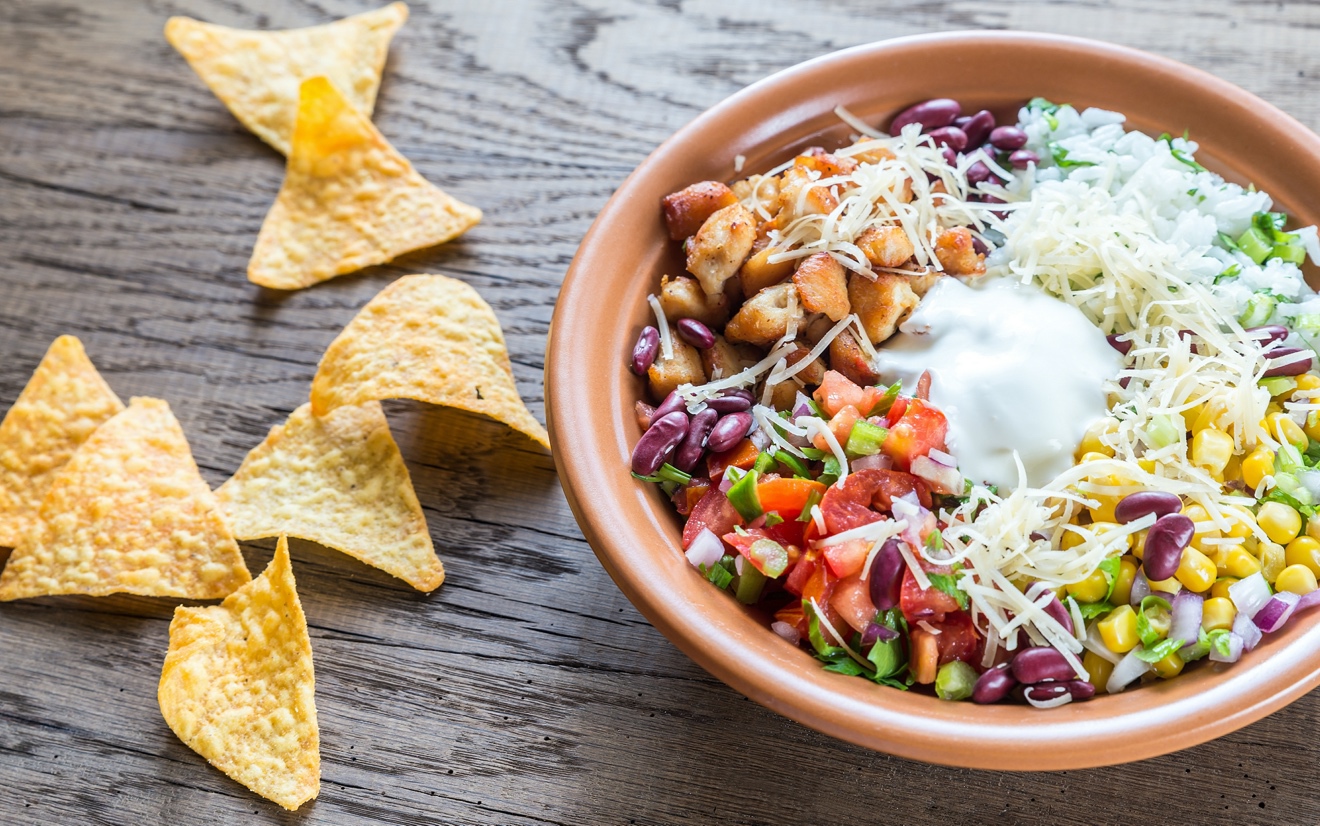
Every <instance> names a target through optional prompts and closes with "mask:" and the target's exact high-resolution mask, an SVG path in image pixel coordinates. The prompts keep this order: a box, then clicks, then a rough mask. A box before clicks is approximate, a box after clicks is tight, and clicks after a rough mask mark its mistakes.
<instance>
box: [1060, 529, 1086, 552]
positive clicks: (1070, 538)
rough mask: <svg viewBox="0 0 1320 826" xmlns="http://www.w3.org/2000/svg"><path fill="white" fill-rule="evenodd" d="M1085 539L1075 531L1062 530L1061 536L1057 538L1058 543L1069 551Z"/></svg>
mask: <svg viewBox="0 0 1320 826" xmlns="http://www.w3.org/2000/svg"><path fill="white" fill-rule="evenodd" d="M1085 541H1086V538H1085V537H1083V536H1082V535H1081V534H1080V533H1077V532H1076V531H1064V532H1063V538H1062V539H1060V540H1059V544H1060V545H1061V546H1063V550H1065V551H1070V550H1072V549H1073V548H1076V547H1077V546H1078V545H1080V544H1082V543H1083V542H1085Z"/></svg>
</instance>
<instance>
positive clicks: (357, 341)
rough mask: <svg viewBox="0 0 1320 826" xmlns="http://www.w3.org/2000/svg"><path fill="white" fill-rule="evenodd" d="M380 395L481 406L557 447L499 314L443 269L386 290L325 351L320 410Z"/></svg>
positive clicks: (317, 399)
mask: <svg viewBox="0 0 1320 826" xmlns="http://www.w3.org/2000/svg"><path fill="white" fill-rule="evenodd" d="M372 399H416V400H418V401H423V402H429V403H431V404H441V405H446V406H448V407H457V408H459V409H460V410H468V411H471V412H473V413H481V414H483V415H486V416H490V417H491V418H493V419H498V420H499V421H501V422H504V423H505V424H507V425H508V426H509V427H512V428H513V429H514V430H518V431H521V432H523V433H526V434H527V435H528V436H530V437H532V438H533V439H535V440H536V441H538V442H540V443H541V444H542V445H545V446H546V447H547V448H548V447H550V437H549V436H547V435H546V432H545V428H544V427H541V423H540V422H538V421H537V420H536V419H535V418H533V417H532V414H531V412H529V411H528V410H527V407H526V405H524V404H523V401H522V399H521V398H520V397H519V396H518V388H517V387H516V386H515V385H514V382H513V367H512V366H511V365H510V364H509V352H508V349H507V348H506V347H505V346H504V333H503V332H501V331H500V323H499V321H498V320H496V318H495V313H494V312H493V311H492V310H491V309H490V305H489V304H487V303H486V302H485V301H483V300H482V298H481V296H480V295H478V294H477V291H476V290H474V289H472V288H471V287H469V286H468V285H467V284H464V283H463V282H462V281H456V280H454V279H452V278H447V277H446V276H443V275H406V276H404V277H403V278H400V279H399V280H398V281H395V282H394V283H393V284H391V285H389V286H388V287H386V288H385V289H383V290H381V291H380V293H379V294H378V295H377V296H376V297H375V298H373V299H371V300H370V301H368V302H367V305H366V306H365V307H363V308H362V309H361V310H359V311H358V314H357V315H356V316H355V317H354V318H353V320H352V321H350V322H349V323H348V326H347V327H345V328H344V330H343V332H341V333H340V334H339V337H338V338H336V339H335V340H334V341H332V342H331V343H330V347H329V349H327V350H326V351H325V355H324V356H322V357H321V364H320V366H318V367H317V368H316V378H314V379H312V412H313V413H315V414H316V415H318V416H324V415H325V414H326V413H328V412H329V411H330V410H333V409H334V408H336V407H340V406H342V405H346V404H362V403H363V402H366V401H371V400H372Z"/></svg>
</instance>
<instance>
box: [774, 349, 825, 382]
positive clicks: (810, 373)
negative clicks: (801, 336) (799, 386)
mask: <svg viewBox="0 0 1320 826" xmlns="http://www.w3.org/2000/svg"><path fill="white" fill-rule="evenodd" d="M809 355H811V348H810V347H804V346H803V345H802V344H798V345H797V347H796V348H795V349H794V350H793V351H792V352H790V353H789V354H788V355H786V356H784V362H785V363H786V364H787V365H788V366H789V367H792V366H793V365H795V364H797V363H798V362H799V361H802V360H803V359H804V358H806V357H807V356H809ZM796 378H799V379H801V380H802V381H803V382H804V383H806V384H820V383H821V382H822V381H823V380H824V379H825V362H823V361H821V360H820V359H819V358H814V359H812V360H811V363H810V364H808V365H807V366H806V367H803V368H802V369H801V370H799V371H798V373H797V375H796Z"/></svg>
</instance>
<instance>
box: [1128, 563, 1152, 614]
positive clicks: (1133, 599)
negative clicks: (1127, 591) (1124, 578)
mask: <svg viewBox="0 0 1320 826" xmlns="http://www.w3.org/2000/svg"><path fill="white" fill-rule="evenodd" d="M1148 596H1150V580H1149V579H1147V578H1146V572H1145V571H1137V576H1136V578H1135V579H1133V580H1132V594H1131V596H1129V597H1128V603H1129V604H1130V605H1131V606H1132V607H1133V608H1136V607H1137V606H1138V605H1140V604H1141V601H1142V600H1143V599H1145V598H1146V597H1148Z"/></svg>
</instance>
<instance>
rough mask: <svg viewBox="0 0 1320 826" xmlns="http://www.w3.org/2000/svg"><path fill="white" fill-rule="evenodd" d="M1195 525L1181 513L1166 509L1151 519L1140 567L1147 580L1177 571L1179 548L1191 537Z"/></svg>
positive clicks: (1179, 563)
mask: <svg viewBox="0 0 1320 826" xmlns="http://www.w3.org/2000/svg"><path fill="white" fill-rule="evenodd" d="M1194 533H1196V525H1195V524H1194V523H1193V522H1192V520H1190V519H1188V518H1187V517H1186V516H1183V515H1182V514H1181V513H1170V514H1165V515H1164V516H1161V517H1160V518H1159V519H1157V520H1155V524H1154V525H1151V526H1150V530H1148V531H1147V532H1146V550H1145V553H1144V554H1143V555H1142V559H1141V567H1142V568H1144V569H1145V570H1146V578H1147V579H1149V580H1150V581H1151V582H1159V581H1160V580H1162V579H1168V578H1169V577H1171V576H1173V575H1174V574H1175V573H1177V572H1178V566H1179V565H1181V564H1182V556H1183V550H1184V549H1186V548H1187V546H1188V545H1189V544H1190V543H1191V541H1192V534H1194Z"/></svg>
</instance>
